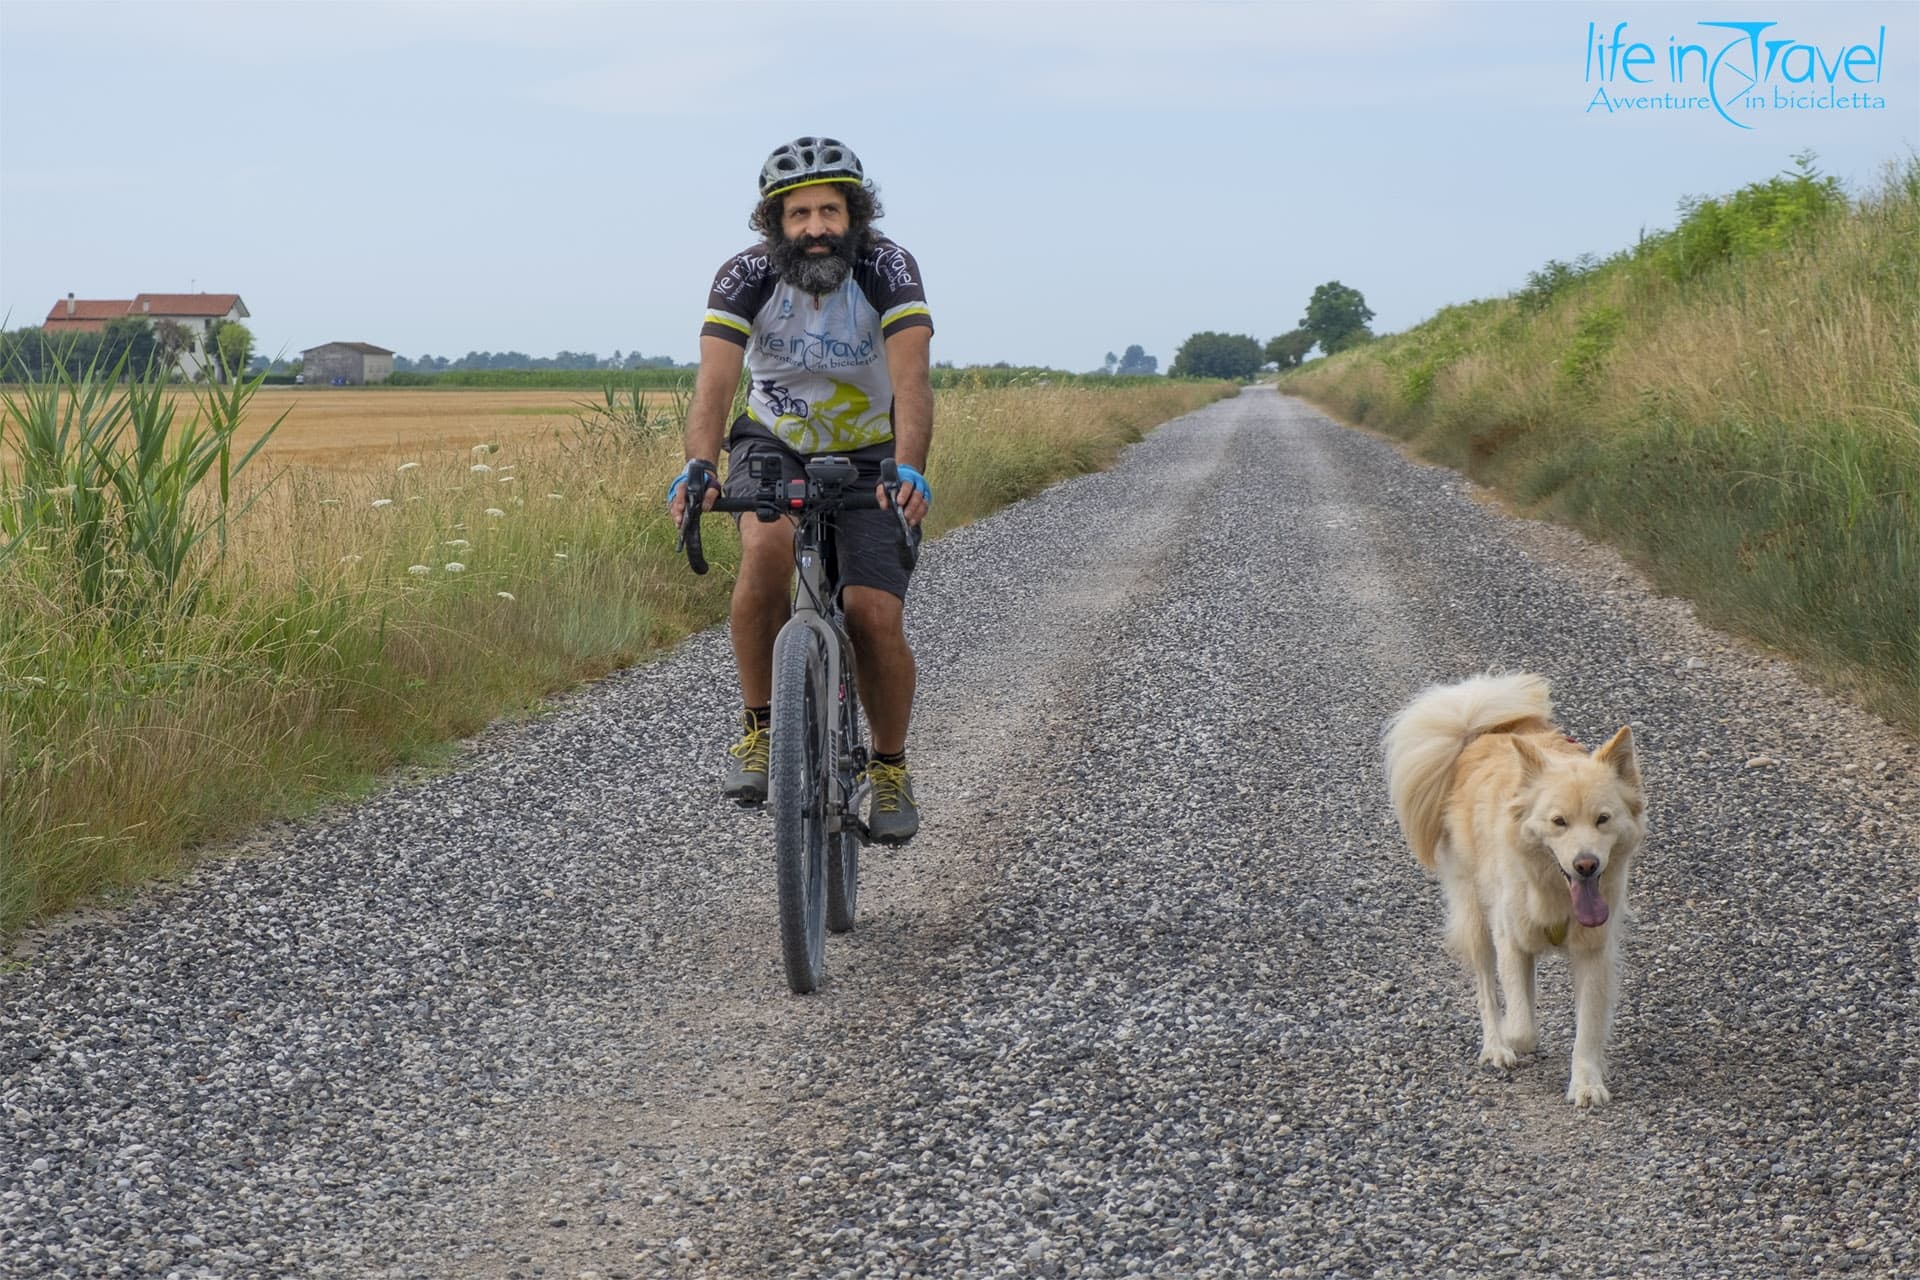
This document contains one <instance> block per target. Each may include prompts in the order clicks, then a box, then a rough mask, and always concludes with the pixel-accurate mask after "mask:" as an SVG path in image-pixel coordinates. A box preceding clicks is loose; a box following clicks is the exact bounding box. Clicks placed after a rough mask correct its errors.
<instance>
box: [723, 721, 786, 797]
mask: <svg viewBox="0 0 1920 1280" xmlns="http://www.w3.org/2000/svg"><path fill="white" fill-rule="evenodd" d="M740 729H741V734H742V736H741V738H740V741H738V742H736V743H734V744H733V745H732V746H730V747H728V748H727V754H728V755H730V756H732V757H733V767H732V768H730V769H728V770H727V780H726V781H725V782H724V783H722V784H721V786H720V794H721V795H723V796H725V797H726V798H727V799H729V800H733V801H736V802H738V803H740V804H748V805H751V804H765V803H766V802H767V755H768V753H769V752H770V751H771V750H772V746H773V731H772V730H771V729H767V728H764V727H762V726H761V724H760V722H759V721H757V720H755V719H754V718H753V712H751V711H742V712H741V713H740Z"/></svg>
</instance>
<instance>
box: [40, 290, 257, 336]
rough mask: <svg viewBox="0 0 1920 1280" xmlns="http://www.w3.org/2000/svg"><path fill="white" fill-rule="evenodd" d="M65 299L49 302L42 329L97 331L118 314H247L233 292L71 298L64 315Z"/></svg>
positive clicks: (210, 315)
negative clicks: (122, 299) (70, 307)
mask: <svg viewBox="0 0 1920 1280" xmlns="http://www.w3.org/2000/svg"><path fill="white" fill-rule="evenodd" d="M68 301H69V299H66V298H62V299H60V301H58V302H56V303H54V304H53V310H51V311H49V312H47V318H46V320H45V321H44V322H43V323H42V324H41V326H40V327H41V328H42V329H60V330H66V331H69V332H71V331H73V330H87V331H89V332H97V331H98V330H101V329H104V328H106V326H107V321H109V320H117V319H119V318H120V317H121V316H146V317H148V318H149V319H155V318H158V319H166V318H169V317H173V318H178V317H182V316H184V317H187V318H188V319H199V318H201V317H206V318H217V317H221V316H225V315H226V314H227V313H228V312H230V311H232V310H233V309H234V308H235V307H238V308H239V309H240V314H241V315H243V316H244V315H247V314H249V313H248V311H247V307H246V304H245V303H243V302H241V301H240V295H239V294H237V293H143V294H141V295H140V296H139V297H137V298H134V299H133V300H132V301H129V302H120V301H118V300H114V301H103V300H101V299H97V298H74V299H71V301H72V303H73V314H72V315H68V314H67V303H68Z"/></svg>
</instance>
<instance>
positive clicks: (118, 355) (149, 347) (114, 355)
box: [100, 316, 155, 378]
mask: <svg viewBox="0 0 1920 1280" xmlns="http://www.w3.org/2000/svg"><path fill="white" fill-rule="evenodd" d="M154 346H155V344H154V340H153V327H152V326H151V325H149V324H148V323H147V321H146V318H145V317H144V316H116V317H114V318H113V319H112V320H109V321H107V323H106V327H105V328H104V329H102V330H101V332H100V364H101V366H102V367H103V368H107V369H112V368H115V367H116V366H118V365H119V363H120V361H121V359H122V357H124V358H125V359H126V362H127V366H126V371H127V376H128V377H129V378H140V377H145V376H146V373H147V366H148V365H150V364H152V363H153V356H154Z"/></svg>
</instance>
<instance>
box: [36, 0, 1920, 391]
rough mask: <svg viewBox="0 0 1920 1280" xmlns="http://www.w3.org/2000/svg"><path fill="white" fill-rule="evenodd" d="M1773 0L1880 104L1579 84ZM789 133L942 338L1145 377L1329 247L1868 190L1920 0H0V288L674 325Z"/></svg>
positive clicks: (1525, 251)
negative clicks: (1708, 200)
mask: <svg viewBox="0 0 1920 1280" xmlns="http://www.w3.org/2000/svg"><path fill="white" fill-rule="evenodd" d="M1767 19H1773V20H1777V21H1778V22H1779V24H1780V25H1779V27H1778V28H1776V29H1774V30H1771V31H1769V32H1767V33H1766V34H1767V37H1769V38H1773V37H1780V38H1792V39H1795V40H1798V41H1800V42H1803V43H1806V44H1812V45H1818V46H1819V47H1820V48H1821V49H1822V50H1823V51H1825V52H1826V53H1828V54H1833V55H1837V54H1838V53H1839V51H1840V50H1841V49H1842V48H1844V47H1846V46H1849V45H1853V44H1858V43H1866V44H1869V45H1875V44H1877V41H1878V39H1879V28H1880V26H1881V25H1882V24H1884V25H1885V27H1886V44H1885V66H1884V68H1883V69H1882V70H1881V72H1880V82H1879V84H1878V85H1870V86H1867V88H1868V89H1869V90H1870V91H1871V92H1872V93H1874V94H1877V95H1879V96H1881V97H1884V99H1885V102H1886V107H1885V109H1884V110H1845V111H1840V110H1791V109H1790V110H1784V111H1769V112H1766V113H1754V115H1753V116H1752V118H1751V123H1752V124H1753V126H1754V127H1753V128H1751V129H1749V130H1741V129H1738V128H1735V127H1734V126H1733V125H1731V124H1729V123H1727V122H1726V121H1724V120H1721V119H1720V118H1718V117H1717V116H1716V115H1714V114H1713V113H1712V112H1710V111H1709V112H1700V111H1694V112H1658V113H1635V114H1631V115H1627V116H1618V115H1616V116H1611V117H1610V116H1608V115H1607V114H1606V113H1604V112H1594V111H1589V110H1588V109H1587V108H1588V105H1589V102H1590V100H1591V99H1592V97H1593V94H1594V92H1595V91H1596V90H1597V89H1598V88H1599V85H1598V84H1597V83H1594V82H1590V81H1587V80H1585V79H1583V69H1584V64H1585V53H1586V47H1587V27H1588V23H1589V22H1594V23H1598V24H1601V26H1602V27H1603V29H1605V30H1606V31H1607V32H1608V33H1609V34H1610V33H1611V29H1612V27H1613V25H1614V24H1616V23H1618V22H1620V21H1625V22H1627V23H1628V27H1627V31H1626V35H1625V40H1626V41H1627V42H1632V41H1633V40H1636V39H1637V40H1640V41H1644V42H1645V43H1646V44H1648V45H1649V46H1650V47H1651V48H1652V49H1653V50H1654V51H1655V53H1656V55H1657V58H1658V59H1659V61H1660V63H1661V64H1664V60H1665V58H1666V50H1667V47H1668V43H1669V38H1670V37H1678V38H1679V40H1680V41H1681V42H1682V43H1687V42H1696V41H1697V42H1699V43H1702V44H1709V45H1712V46H1713V47H1714V48H1715V49H1718V48H1719V47H1721V46H1723V45H1724V44H1725V43H1726V42H1727V36H1728V35H1729V33H1728V32H1727V31H1726V30H1725V29H1710V28H1705V27H1702V26H1700V25H1699V24H1700V23H1701V22H1703V21H1716V20H1717V21H1735V20H1767ZM1709 37H1714V38H1709ZM1810 61H1811V59H1810V58H1808V57H1807V56H1805V55H1802V57H1801V58H1800V62H1810ZM1796 65H1797V64H1796ZM1858 65H1859V64H1858V62H1857V61H1856V66H1858ZM1655 70H1657V71H1662V72H1664V65H1661V66H1657V67H1656V68H1655ZM1642 74H1646V73H1645V72H1643V73H1642ZM1663 78H1664V77H1662V79H1663ZM1775 79H1776V81H1777V80H1778V79H1779V75H1778V74H1776V77H1775ZM1842 84H1843V85H1844V84H1845V79H1844V76H1843V77H1842ZM1620 87H1623V86H1622V85H1619V84H1616V88H1620ZM1666 90H1667V86H1666V85H1665V84H1664V83H1655V84H1653V85H1651V86H1649V88H1647V89H1642V90H1639V92H1643V93H1644V92H1656V93H1658V92H1665V91H1666ZM1694 91H1695V92H1698V89H1697V87H1696V88H1695V90H1694ZM806 133H823V134H829V135H832V136H834V137H838V138H840V139H842V140H844V141H845V142H847V143H848V144H849V145H851V146H852V147H853V148H854V149H855V150H856V151H857V152H858V153H859V154H860V156H861V158H862V159H863V160H864V162H865V164H866V167H867V172H868V174H869V175H870V176H871V177H873V178H874V179H875V180H876V181H877V182H878V183H879V185H880V188H881V193H882V198H883V199H884V201H885V204H886V207H887V217H886V219H885V220H884V222H883V223H882V226H883V228H884V229H885V230H886V231H888V232H889V233H890V234H891V235H893V236H894V237H895V238H896V239H898V240H899V241H900V242H901V243H903V244H904V245H906V246H907V247H908V248H909V249H910V250H912V251H913V253H914V254H915V255H916V256H917V257H918V258H919V260H920V264H921V267H922V270H923V273H924V275H925V278H926V280H927V289H928V295H929V298H930V301H931V305H932V308H933V312H934V317H935V321H936V324H937V326H938V332H937V336H936V337H935V339H934V354H935V358H936V359H947V360H953V361H956V362H959V363H968V362H974V361H981V362H990V361H994V360H1010V361H1013V362H1016V363H1040V364H1050V365H1054V366H1057V367H1063V368H1071V369H1087V368H1092V367H1096V366H1097V365H1098V364H1099V363H1100V360H1101V357H1102V356H1103V355H1104V354H1105V353H1106V352H1108V351H1119V350H1122V349H1123V348H1124V347H1125V346H1126V345H1127V344H1128V343H1132V342H1138V343H1141V344H1142V345H1144V346H1145V347H1146V349H1147V350H1148V351H1149V352H1150V353H1152V354H1154V355H1156V356H1158V357H1159V359H1160V362H1161V367H1162V368H1163V369H1164V368H1165V367H1166V365H1167V364H1168V363H1170V362H1171V360H1172V357H1173V353H1174V351H1175V349H1176V348H1177V347H1178V345H1179V343H1180V342H1181V341H1182V340H1183V339H1184V338H1185V337H1186V336H1187V335H1189V334H1191V333H1194V332H1196V331H1199V330H1203V329H1215V330H1221V331H1226V332H1239V333H1248V334H1251V335H1253V336H1254V337H1256V338H1258V339H1260V340H1262V341H1264V340H1265V339H1267V338H1269V337H1271V336H1273V335H1274V334H1276V333H1280V332H1282V331H1284V330H1287V329H1290V328H1292V327H1294V325H1295V324H1296V323H1297V322H1298V321H1299V319H1300V317H1301V313H1302V311H1303V310H1304V307H1305V303H1306V300H1307V297H1308V295H1309V294H1310V293H1311V292H1312V290H1313V288H1314V286H1315V285H1317V284H1319V283H1321V282H1322V281H1325V280H1329V279H1339V280H1341V281H1343V282H1345V283H1346V284H1348V285H1351V286H1353V287H1355V288H1358V289H1360V290H1361V291H1362V292H1363V293H1364V294H1365V295H1366V297H1367V300H1368V302H1369V303H1370V304H1371V306H1372V307H1373V309H1374V310H1375V312H1377V313H1378V315H1377V319H1376V320H1375V328H1376V329H1377V330H1380V331H1382V332H1385V331H1389V330H1394V329H1400V328H1404V327H1406V326H1408V325H1411V324H1414V323H1416V322H1418V321H1419V320H1421V319H1423V318H1424V317H1426V316H1428V315H1430V314H1432V312H1433V311H1434V310H1435V309H1437V308H1439V307H1441V306H1444V305H1446V304H1448V303H1452V302H1461V301H1466V300H1468V299H1471V298H1475V297H1485V296H1490V295H1494V294H1500V293H1505V292H1507V291H1509V290H1511V289H1513V288H1515V287H1516V286H1518V285H1519V284H1521V283H1522V282H1523V281H1524V279H1525V276H1526V274H1527V272H1528V271H1529V270H1531V269H1533V268H1535V267H1537V266H1538V265H1540V263H1542V262H1543V261H1544V260H1546V259H1547V258H1549V257H1561V258H1570V257H1573V256H1574V255H1576V254H1579V253H1582V252H1587V251H1592V252H1596V253H1605V252H1609V251H1611V250H1613V249H1616V248H1619V247H1622V246H1624V245H1626V244H1629V243H1631V242H1632V241H1633V239H1634V237H1635V236H1636V234H1637V233H1638V231H1639V230H1640V228H1641V227H1643V226H1646V227H1660V226H1668V225H1671V224H1672V222H1673V220H1674V207H1675V204H1676V202H1677V201H1678V200H1679V199H1680V198H1681V197H1682V196H1684V195H1686V194H1689V193H1699V194H1713V193H1718V192H1722V191H1726V190H1731V189H1732V188H1734V187H1737V186H1740V185H1741V184H1743V183H1746V182H1750V181H1754V180H1757V179H1760V178H1764V177H1766V176H1768V175H1769V174H1772V173H1774V172H1776V171H1778V170H1781V169H1783V168H1786V167H1787V166H1788V164H1789V156H1790V155H1791V154H1792V153H1793V152H1795V151H1799V150H1802V149H1805V148H1813V149H1816V150H1817V151H1818V152H1819V153H1820V156H1821V163H1822V165H1823V167H1824V168H1826V169H1827V170H1828V171H1830V172H1832V173H1835V174H1837V175H1838V176H1840V177H1841V178H1842V179H1844V180H1846V181H1847V182H1848V183H1849V184H1851V185H1853V186H1855V187H1856V188H1858V187H1863V186H1869V185H1871V184H1872V183H1873V182H1874V181H1875V179H1876V176H1877V174H1878V173H1879V171H1880V169H1881V168H1882V166H1883V165H1884V164H1886V163H1887V162H1888V161H1891V160H1895V159H1898V158H1900V157H1903V156H1905V155H1907V154H1908V153H1909V152H1910V150H1912V149H1914V148H1916V147H1920V5H1916V4H1914V3H1911V2H1910V0H1909V2H1904V3H1886V4H1864V3H1863V4H1850V3H1780V2H1772V3H1768V4H1748V3H1736V4H1727V3H1691V4H1670V3H1657V4H1656V3H1644V4H1636V3H1620V2H1619V0H1608V2H1604V3H1603V2H1600V0H1587V2H1583V3H1577V4H1573V3H1569V4H1559V3H1528V4H1522V3H1506V4H1497V3H1446V4H1443V3H1432V4H1333V3H1297V4H1285V3H1248V4H1203V3H1182V4H1156V3H1124V2H1113V0H1109V2H1107V3H1099V4H1080V3H1071V4H1070V3H1045V2H1044V0H1032V2H1029V3H1024V4H1017V5H1016V4H990V3H918V4H915V3H893V4H845V3H834V2H830V0H805V2H802V3H793V4H762V3H723V2H714V3H707V4H641V3H598V4H564V3H548V4H506V3H495V4H471V3H469V4H423V3H411V4H407V3H339V2H335V3H293V2H286V0H282V2H277V3H276V2H272V0H268V2H260V3H224V4H213V3H198V4H180V3H167V2H165V0H143V2H141V3H134V4H111V3H81V2H70V3H52V4H49V3H35V2H31V0H0V311H4V312H5V313H6V314H7V325H8V327H13V328H17V327H20V326H22V325H26V324H37V323H38V322H39V321H40V320H41V319H42V318H43V317H44V316H45V315H46V312H47V309H48V308H49V307H50V306H51V305H52V304H53V302H54V301H55V300H56V299H58V298H62V297H64V296H65V295H66V294H67V293H68V292H69V291H72V292H74V293H77V294H78V295H79V296H80V297H83V298H85V297H94V298H116V297H118V298H130V297H132V296H133V295H134V294H136V293H140V292H168V291H185V290H187V289H189V288H197V289H200V290H205V291H210V292H234V293H239V294H240V295H241V296H242V297H243V298H244V299H245V301H246V304H247V306H248V307H249V308H250V309H251V311H252V313H253V319H252V321H251V322H250V323H251V326H252V328H253V330H254V332H255V335H256V337H257V339H258V344H259V348H260V349H261V350H263V351H266V352H269V353H271V352H274V351H279V350H285V351H288V352H296V351H298V350H299V349H300V348H303V347H308V346H313V345H316V344H318V343H321V342H327V341H335V340H346V341H364V342H372V343H377V344H379V345H381V346H384V347H390V348H393V349H394V350H397V351H399V352H400V353H401V354H403V355H407V356H410V357H413V356H418V355H420V354H421V353H422V352H432V353H433V354H436V355H445V356H459V355H461V354H464V353H465V352H466V351H468V350H470V349H489V350H505V349H518V350H521V351H526V352H529V353H531V354H534V355H548V354H551V353H553V352H555V351H558V350H560V349H563V348H566V349H571V350H576V351H594V352H597V353H599V354H600V355H603V356H605V355H610V354H611V353H612V352H613V351H614V350H615V349H616V348H618V349H620V350H622V351H632V350H636V349H637V350H640V351H643V352H646V353H647V354H657V355H669V356H672V357H674V358H675V359H676V360H690V359H692V358H694V356H695V354H696V351H697V338H696V334H697V332H698V328H699V316H700V311H701V309H702V307H703V306H704V304H705V300H706V293H707V287H708V285H709V283H710V281H711V279H712V276H713V273H714V270H715V268H716V267H718V265H719V264H720V263H721V261H722V260H723V259H724V258H726V257H727V255H729V254H730V253H732V252H733V251H735V250H737V249H740V248H743V247H745V246H746V245H747V244H749V243H750V242H751V240H752V236H751V235H750V233H749V232H748V231H747V229H746V216H747V213H748V211H749V209H750V208H751V205H752V202H753V198H754V186H753V184H754V180H755V178H756V176H757V174H758V172H759V167H760V163H761V161H762V159H763V158H764V157H765V155H766V153H767V152H768V151H769V150H771V149H772V148H773V147H774V146H775V145H777V144H779V143H780V142H783V141H785V140H787V139H789V138H791V137H793V136H796V135H799V134H806Z"/></svg>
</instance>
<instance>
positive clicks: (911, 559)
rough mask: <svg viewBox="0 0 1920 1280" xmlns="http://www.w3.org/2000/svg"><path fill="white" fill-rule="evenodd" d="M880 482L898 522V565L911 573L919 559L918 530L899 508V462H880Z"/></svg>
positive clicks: (889, 460) (885, 459)
mask: <svg viewBox="0 0 1920 1280" xmlns="http://www.w3.org/2000/svg"><path fill="white" fill-rule="evenodd" d="M880 483H881V484H883V485H885V486H886V489H887V504H888V505H889V506H891V507H892V508H893V517H894V519H895V520H897V521H899V522H900V567H901V568H902V569H905V570H906V571H907V572H908V573H912V572H913V566H914V565H915V564H917V563H919V560H920V531H919V530H918V529H915V528H914V527H913V526H912V525H910V524H908V523H907V513H906V512H905V511H902V510H901V509H900V464H899V463H897V462H895V461H894V460H893V459H892V458H884V459H882V460H881V462H880Z"/></svg>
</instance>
